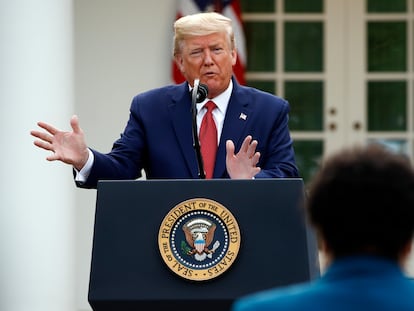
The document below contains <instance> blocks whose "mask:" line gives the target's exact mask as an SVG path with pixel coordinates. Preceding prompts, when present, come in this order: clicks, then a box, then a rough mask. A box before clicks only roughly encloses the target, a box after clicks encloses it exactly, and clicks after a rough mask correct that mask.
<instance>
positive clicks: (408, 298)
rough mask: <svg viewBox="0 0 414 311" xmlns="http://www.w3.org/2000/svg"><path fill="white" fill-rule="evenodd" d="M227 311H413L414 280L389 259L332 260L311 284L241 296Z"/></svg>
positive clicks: (367, 257) (361, 257)
mask: <svg viewBox="0 0 414 311" xmlns="http://www.w3.org/2000/svg"><path fill="white" fill-rule="evenodd" d="M258 277H259V276H258ZM231 310H232V311H256V310H260V311H270V310H280V311H299V310H300V311H302V310H307V311H332V310H335V311H397V310H398V311H409V310H414V280H412V279H409V278H408V277H406V276H404V274H403V272H402V271H401V269H400V267H399V266H398V265H397V263H395V262H393V261H389V260H387V259H381V258H380V257H374V256H372V257H370V256H355V257H349V258H343V259H339V260H336V261H335V262H334V263H333V264H332V266H331V267H329V268H328V270H327V271H326V273H325V274H324V275H323V276H322V277H321V278H320V279H318V280H315V281H314V282H313V283H311V284H301V285H292V286H289V287H284V288H275V289H272V290H267V291H263V292H260V293H255V294H252V295H249V296H245V297H243V298H242V299H239V300H238V301H237V302H236V303H235V304H234V306H233V308H232V309H231Z"/></svg>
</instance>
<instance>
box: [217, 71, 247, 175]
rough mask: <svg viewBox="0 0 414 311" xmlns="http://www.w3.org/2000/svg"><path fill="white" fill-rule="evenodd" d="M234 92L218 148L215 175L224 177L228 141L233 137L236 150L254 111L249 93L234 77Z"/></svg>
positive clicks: (225, 173)
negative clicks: (250, 103)
mask: <svg viewBox="0 0 414 311" xmlns="http://www.w3.org/2000/svg"><path fill="white" fill-rule="evenodd" d="M233 86H234V87H233V92H232V95H231V97H230V101H229V105H228V107H227V111H226V116H225V119H224V124H223V130H222V133H221V138H220V143H219V147H218V150H217V157H216V166H215V170H214V177H222V176H223V174H224V175H227V172H226V141H227V140H229V139H231V140H232V141H233V143H234V144H235V146H236V151H237V150H238V149H239V147H240V145H241V143H242V142H243V139H244V138H245V137H243V136H242V135H244V134H242V133H245V131H244V128H245V127H246V125H247V120H248V118H249V115H250V114H251V113H252V111H251V105H249V99H248V94H246V92H245V91H244V90H243V89H242V88H241V87H240V85H239V84H237V82H236V81H235V80H234V79H233Z"/></svg>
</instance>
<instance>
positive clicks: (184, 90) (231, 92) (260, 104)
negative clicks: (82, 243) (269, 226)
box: [31, 12, 299, 188]
mask: <svg viewBox="0 0 414 311" xmlns="http://www.w3.org/2000/svg"><path fill="white" fill-rule="evenodd" d="M174 30H175V35H174V51H173V54H174V59H175V62H176V64H177V66H178V68H179V69H180V71H181V72H182V73H183V76H184V77H185V78H186V81H185V82H183V83H181V84H177V85H176V84H174V85H168V86H164V87H160V88H157V89H153V90H149V91H146V92H144V93H141V94H139V95H137V96H135V97H134V98H133V100H132V104H131V107H130V115H129V121H128V122H127V124H126V127H125V129H124V132H123V133H122V134H121V137H120V138H119V139H118V140H116V141H115V142H114V144H113V147H112V150H111V151H110V152H109V153H106V154H104V153H100V152H98V151H97V150H94V149H92V148H89V147H88V146H87V144H86V140H85V135H84V133H83V131H82V129H81V127H80V125H79V119H78V117H77V116H76V115H75V116H73V117H72V118H71V121H70V124H71V127H72V131H69V132H65V131H61V130H59V129H57V128H56V127H55V126H52V125H50V124H48V123H45V122H38V126H39V127H40V128H42V129H43V130H42V131H39V130H33V131H31V135H33V136H34V137H36V138H37V139H36V140H35V142H34V143H35V145H36V146H38V147H40V148H42V149H45V150H48V151H52V154H51V155H49V156H48V157H47V160H49V161H55V160H59V161H62V162H64V163H67V164H70V165H72V166H73V168H74V173H75V181H76V183H77V185H78V186H79V187H85V188H96V186H97V182H98V180H102V179H136V178H139V177H141V173H142V170H144V171H145V176H146V178H147V179H166V178H168V179H170V178H171V179H173V178H174V179H175V178H189V179H193V178H199V167H198V163H199V162H198V161H197V156H196V152H195V150H194V148H193V131H192V113H191V105H192V97H191V93H190V91H191V90H192V88H193V87H194V81H196V80H197V81H199V83H200V85H201V84H204V85H206V86H207V88H208V95H207V98H206V99H205V100H204V101H203V102H201V103H199V104H198V105H197V111H198V114H197V122H198V123H197V128H198V130H199V128H200V123H201V120H202V117H203V115H204V114H205V111H206V109H205V108H203V106H204V104H205V103H206V102H207V101H209V100H213V101H214V102H215V104H216V106H217V108H216V109H215V110H214V111H213V115H214V121H215V123H216V127H217V136H218V139H217V141H218V143H217V144H218V146H217V147H218V148H217V153H216V160H215V165H213V167H214V173H213V176H212V178H234V179H252V178H283V177H298V175H299V173H298V169H297V166H296V163H295V154H294V150H293V142H292V139H291V136H290V133H289V128H288V120H289V117H288V113H289V110H290V106H289V103H288V102H287V101H286V100H285V99H283V98H280V97H278V96H275V95H273V94H270V93H267V92H263V91H260V90H258V89H255V88H251V87H246V86H242V85H240V84H239V83H238V82H237V80H236V79H235V77H234V75H233V66H234V65H235V64H236V58H237V50H236V42H235V36H234V32H233V28H232V21H231V20H230V19H229V18H227V17H225V16H223V15H221V14H219V13H215V12H209V13H197V14H193V15H187V16H184V17H182V18H180V19H178V20H177V21H176V22H175V23H174Z"/></svg>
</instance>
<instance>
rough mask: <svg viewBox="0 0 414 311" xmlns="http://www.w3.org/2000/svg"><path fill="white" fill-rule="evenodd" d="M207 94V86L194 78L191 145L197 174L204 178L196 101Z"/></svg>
mask: <svg viewBox="0 0 414 311" xmlns="http://www.w3.org/2000/svg"><path fill="white" fill-rule="evenodd" d="M207 94H208V87H207V85H205V84H201V83H200V80H199V79H195V80H194V87H193V91H192V94H191V113H192V116H193V122H192V128H193V147H194V150H195V153H196V157H197V164H198V176H199V177H200V178H201V179H205V178H206V174H205V172H204V164H203V158H202V156H201V150H200V141H199V139H198V133H197V103H201V102H202V101H204V100H205V99H206V97H207Z"/></svg>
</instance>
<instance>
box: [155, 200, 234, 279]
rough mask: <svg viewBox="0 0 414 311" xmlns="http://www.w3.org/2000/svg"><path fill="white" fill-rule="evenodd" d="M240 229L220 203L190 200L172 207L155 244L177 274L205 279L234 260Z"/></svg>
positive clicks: (219, 272) (225, 268)
mask: <svg viewBox="0 0 414 311" xmlns="http://www.w3.org/2000/svg"><path fill="white" fill-rule="evenodd" d="M240 238H241V237H240V229H239V226H238V224H237V221H236V219H235V218H234V216H233V215H232V213H231V212H230V211H229V210H228V209H227V208H225V207H224V206H223V205H221V204H220V203H218V202H216V201H213V200H210V199H203V198H196V199H190V200H187V201H184V202H181V203H179V204H178V205H176V206H175V207H173V208H172V209H171V210H170V211H169V213H168V214H167V215H166V216H165V218H164V220H163V221H162V223H161V226H160V230H159V233H158V247H159V250H160V253H161V257H162V259H163V260H164V262H165V263H166V264H167V266H168V267H169V268H170V269H171V270H172V271H173V272H174V273H175V274H177V275H178V276H180V277H182V278H185V279H189V280H194V281H205V280H209V279H213V278H215V277H217V276H219V275H221V274H222V273H224V272H225V271H227V270H228V269H229V268H230V266H231V265H232V264H233V263H234V261H235V259H236V257H237V254H238V252H239V249H240Z"/></svg>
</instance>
